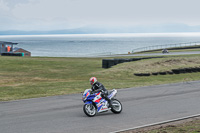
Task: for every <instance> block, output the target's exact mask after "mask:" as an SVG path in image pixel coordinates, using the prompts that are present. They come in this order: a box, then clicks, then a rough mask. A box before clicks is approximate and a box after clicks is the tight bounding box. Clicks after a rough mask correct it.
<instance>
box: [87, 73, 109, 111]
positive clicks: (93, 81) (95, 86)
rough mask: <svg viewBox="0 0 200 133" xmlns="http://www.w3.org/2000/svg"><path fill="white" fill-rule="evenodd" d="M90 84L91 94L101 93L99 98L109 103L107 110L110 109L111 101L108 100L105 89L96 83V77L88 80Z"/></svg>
mask: <svg viewBox="0 0 200 133" xmlns="http://www.w3.org/2000/svg"><path fill="white" fill-rule="evenodd" d="M90 84H91V85H92V88H91V90H92V93H97V92H100V91H101V92H102V93H101V97H102V98H104V99H105V100H106V101H108V103H109V106H108V107H109V108H111V107H112V103H111V100H110V98H108V91H107V90H106V88H105V87H104V86H103V84H102V83H100V82H98V81H97V78H96V77H91V78H90Z"/></svg>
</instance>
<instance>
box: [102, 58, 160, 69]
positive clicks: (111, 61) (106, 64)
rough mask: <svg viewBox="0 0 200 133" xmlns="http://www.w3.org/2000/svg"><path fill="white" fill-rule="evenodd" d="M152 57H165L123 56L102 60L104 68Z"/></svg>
mask: <svg viewBox="0 0 200 133" xmlns="http://www.w3.org/2000/svg"><path fill="white" fill-rule="evenodd" d="M152 58H163V57H144V58H129V59H127V58H122V59H103V60H102V68H111V67H112V66H114V65H117V64H120V63H124V62H132V61H138V60H143V59H152Z"/></svg>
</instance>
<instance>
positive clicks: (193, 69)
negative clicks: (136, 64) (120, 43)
mask: <svg viewBox="0 0 200 133" xmlns="http://www.w3.org/2000/svg"><path fill="white" fill-rule="evenodd" d="M194 72H200V66H199V67H189V68H179V69H172V70H171V71H166V72H152V73H134V75H135V76H150V75H153V76H156V75H167V74H170V75H171V74H184V73H194Z"/></svg>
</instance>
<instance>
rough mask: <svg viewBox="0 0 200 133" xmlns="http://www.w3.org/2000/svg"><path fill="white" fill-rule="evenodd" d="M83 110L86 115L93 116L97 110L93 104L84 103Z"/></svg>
mask: <svg viewBox="0 0 200 133" xmlns="http://www.w3.org/2000/svg"><path fill="white" fill-rule="evenodd" d="M83 111H84V113H85V114H86V115H87V116H89V117H93V116H95V115H96V111H97V110H96V108H95V106H94V105H93V104H85V105H84V106H83Z"/></svg>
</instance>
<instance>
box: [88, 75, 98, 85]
mask: <svg viewBox="0 0 200 133" xmlns="http://www.w3.org/2000/svg"><path fill="white" fill-rule="evenodd" d="M96 82H97V78H96V77H91V78H90V84H91V85H93V84H94V83H96Z"/></svg>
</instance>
